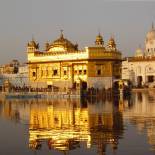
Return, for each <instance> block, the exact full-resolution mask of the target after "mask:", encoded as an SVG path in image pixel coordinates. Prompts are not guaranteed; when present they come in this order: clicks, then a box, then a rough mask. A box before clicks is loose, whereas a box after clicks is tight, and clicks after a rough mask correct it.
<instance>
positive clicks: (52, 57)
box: [27, 32, 121, 88]
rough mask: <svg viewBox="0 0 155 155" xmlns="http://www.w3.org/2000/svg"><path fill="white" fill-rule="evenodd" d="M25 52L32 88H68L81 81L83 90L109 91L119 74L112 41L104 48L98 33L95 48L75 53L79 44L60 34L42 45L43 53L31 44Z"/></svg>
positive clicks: (118, 62) (116, 55)
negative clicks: (43, 46) (50, 41)
mask: <svg viewBox="0 0 155 155" xmlns="http://www.w3.org/2000/svg"><path fill="white" fill-rule="evenodd" d="M27 53H28V64H29V78H30V81H31V85H32V86H34V87H47V86H49V87H51V86H52V85H54V86H57V87H60V88H71V87H74V86H76V83H77V82H78V81H79V79H80V80H81V81H82V82H83V86H84V87H97V88H103V87H104V88H110V87H112V82H113V79H116V78H120V74H121V72H120V65H121V53H120V52H119V51H118V50H117V49H116V43H115V40H114V38H111V39H110V40H109V42H108V45H107V46H106V47H105V45H104V41H103V38H102V36H101V35H100V34H99V35H98V36H97V37H96V41H95V45H94V46H91V47H85V49H84V50H78V45H77V44H75V45H74V44H72V43H71V42H70V41H69V40H67V39H66V38H64V35H63V33H62V32H61V35H60V37H59V38H58V39H57V40H55V41H54V42H52V43H46V44H45V51H39V44H37V43H36V42H35V41H34V40H32V41H30V42H29V43H28V45H27Z"/></svg>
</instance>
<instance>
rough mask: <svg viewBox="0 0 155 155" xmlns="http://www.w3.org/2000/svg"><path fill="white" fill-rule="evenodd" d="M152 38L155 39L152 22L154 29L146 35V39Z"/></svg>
mask: <svg viewBox="0 0 155 155" xmlns="http://www.w3.org/2000/svg"><path fill="white" fill-rule="evenodd" d="M151 40H155V29H154V26H153V24H152V29H151V30H150V31H149V32H148V33H147V35H146V41H151Z"/></svg>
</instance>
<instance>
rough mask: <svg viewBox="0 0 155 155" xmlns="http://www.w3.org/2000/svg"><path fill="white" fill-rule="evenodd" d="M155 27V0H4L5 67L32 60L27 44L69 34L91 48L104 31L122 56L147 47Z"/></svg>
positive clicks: (1, 48)
mask: <svg viewBox="0 0 155 155" xmlns="http://www.w3.org/2000/svg"><path fill="white" fill-rule="evenodd" d="M152 22H154V23H155V1H125V0H124V1H123V0H122V1H116V0H113V1H111V0H0V64H4V63H9V62H10V61H11V60H12V59H18V60H20V61H21V62H26V61H27V53H26V45H27V42H28V41H30V40H31V39H32V36H33V37H34V39H35V40H36V41H37V42H39V43H40V50H42V49H44V44H45V42H47V41H49V42H52V41H54V40H55V39H57V38H58V37H59V35H60V30H61V29H63V30H64V36H65V37H66V38H67V39H69V40H70V41H71V42H73V43H78V44H79V48H80V49H83V48H84V47H85V46H92V45H93V44H94V41H95V37H96V35H97V34H98V32H99V31H100V33H101V34H102V35H103V39H104V42H105V45H106V43H107V41H108V39H109V38H110V37H111V36H114V37H115V40H116V43H117V48H118V49H119V50H120V51H121V52H122V54H123V56H132V55H133V54H134V52H135V50H136V48H138V47H139V45H141V47H143V48H144V40H145V36H146V33H147V32H148V31H149V30H150V29H151V25H152Z"/></svg>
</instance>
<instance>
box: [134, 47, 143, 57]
mask: <svg viewBox="0 0 155 155" xmlns="http://www.w3.org/2000/svg"><path fill="white" fill-rule="evenodd" d="M143 55H144V53H143V51H142V49H141V48H137V50H136V52H135V57H142V56H143Z"/></svg>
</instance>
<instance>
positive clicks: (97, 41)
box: [95, 32, 104, 46]
mask: <svg viewBox="0 0 155 155" xmlns="http://www.w3.org/2000/svg"><path fill="white" fill-rule="evenodd" d="M103 44H104V41H103V37H102V36H101V34H100V32H99V34H98V35H97V36H96V40H95V45H102V46H103Z"/></svg>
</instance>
